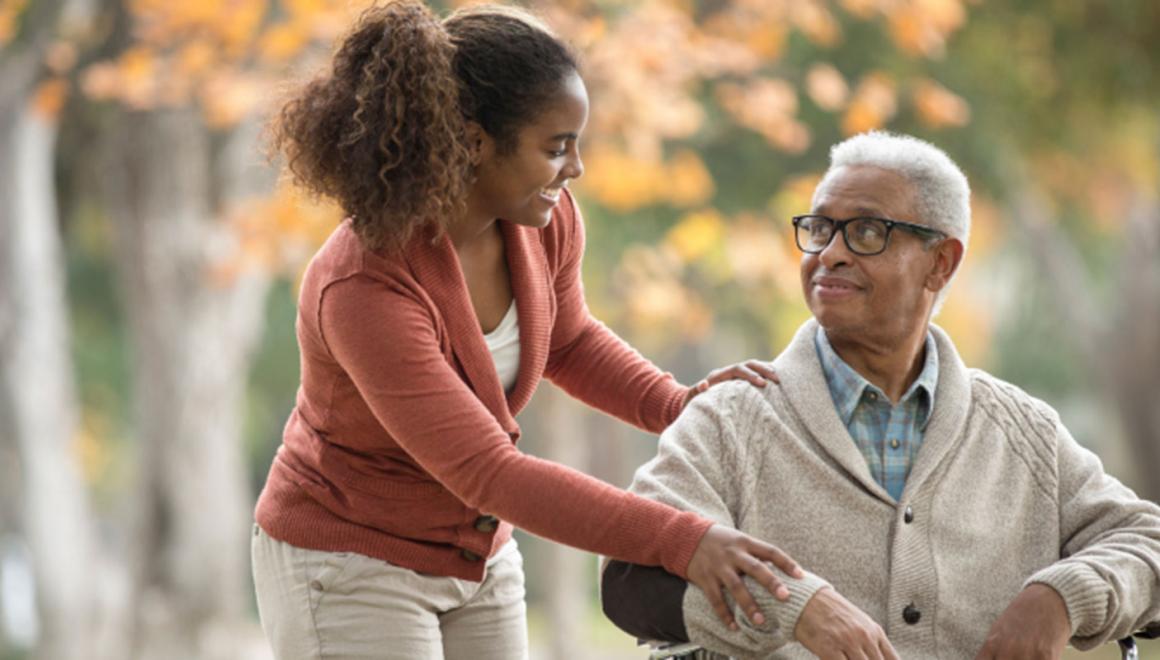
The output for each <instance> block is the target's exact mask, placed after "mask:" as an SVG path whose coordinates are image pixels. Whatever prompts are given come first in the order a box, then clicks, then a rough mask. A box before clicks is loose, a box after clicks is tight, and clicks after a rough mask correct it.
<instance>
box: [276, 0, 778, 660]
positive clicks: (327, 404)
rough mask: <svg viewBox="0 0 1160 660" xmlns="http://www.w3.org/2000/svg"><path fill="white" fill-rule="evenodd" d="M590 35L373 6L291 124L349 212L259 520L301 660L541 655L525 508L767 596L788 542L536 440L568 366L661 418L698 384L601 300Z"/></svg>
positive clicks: (283, 634)
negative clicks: (551, 458) (614, 479)
mask: <svg viewBox="0 0 1160 660" xmlns="http://www.w3.org/2000/svg"><path fill="white" fill-rule="evenodd" d="M587 116H588V98H587V93H586V91H585V89H584V84H583V82H582V81H581V79H580V77H579V75H578V74H577V66H576V62H575V60H574V58H573V56H572V55H571V54H570V53H569V50H568V49H567V48H566V47H565V46H564V45H563V44H562V43H561V42H560V41H559V40H558V39H557V38H555V37H554V36H553V35H552V34H551V33H550V32H549V31H548V30H547V29H546V28H545V27H544V26H543V25H541V24H539V23H538V22H537V21H536V20H535V19H533V18H531V17H529V16H528V15H526V14H523V13H520V12H517V11H515V10H512V9H507V8H502V7H476V8H473V9H467V10H462V11H459V12H456V13H455V14H453V15H451V16H450V17H448V18H447V19H446V20H445V21H442V22H440V21H439V20H438V19H437V18H436V17H435V16H433V15H432V14H431V12H430V11H429V10H428V9H427V8H426V7H424V6H423V5H422V4H421V3H418V2H414V1H402V2H392V3H390V4H387V5H385V6H380V7H375V8H372V9H370V10H368V11H367V12H366V13H365V14H364V15H363V16H362V17H361V19H360V20H359V21H358V23H357V25H355V27H354V28H353V30H352V31H351V32H350V34H349V35H348V36H347V37H346V38H345V40H344V41H343V43H342V44H341V47H340V48H339V50H338V53H337V54H336V55H335V59H334V63H333V67H332V70H331V71H330V72H329V73H328V74H327V75H324V76H322V77H320V78H318V79H316V80H314V81H313V82H311V83H310V84H308V85H307V86H306V87H305V88H303V89H302V90H301V91H300V92H299V93H298V94H297V96H296V97H295V98H294V99H293V100H292V101H291V102H290V103H288V104H287V105H286V106H285V108H284V109H283V110H282V112H281V114H280V116H279V118H278V119H277V121H276V122H275V124H274V133H273V134H274V144H275V146H276V147H277V148H278V149H280V150H281V151H282V152H283V153H284V154H285V156H286V157H287V161H288V164H289V168H290V170H291V172H292V173H293V174H294V176H295V178H296V179H297V181H298V182H299V183H300V184H302V185H304V186H305V187H307V188H309V189H311V190H313V191H315V192H317V193H320V194H323V195H327V196H330V197H332V198H334V199H336V200H337V201H338V202H339V203H340V204H342V206H343V207H344V209H345V211H346V212H347V213H348V214H349V216H350V217H349V219H348V220H346V221H345V222H344V223H343V224H342V225H341V226H340V227H339V228H338V229H337V230H336V231H335V233H334V234H333V235H332V236H331V237H330V239H329V240H328V241H327V243H326V244H325V245H324V246H323V247H322V249H321V250H320V251H319V252H318V254H317V255H315V257H314V259H313V261H312V262H311V264H310V266H309V268H308V269H307V271H306V275H305V278H304V280H303V283H302V288H301V293H300V299H299V308H298V309H299V311H298V324H297V328H298V342H299V347H300V351H301V368H302V384H301V388H300V389H299V391H298V397H297V403H296V406H295V408H294V411H293V412H292V413H291V415H290V419H289V421H288V422H287V425H286V429H285V434H284V438H283V444H282V446H281V447H280V448H279V450H278V454H277V456H276V457H275V459H274V463H273V465H272V467H271V469H270V474H269V477H268V480H267V482H266V486H265V488H264V489H263V491H262V494H261V497H260V498H259V500H258V505H257V511H256V514H255V517H256V519H257V525H256V526H255V528H254V539H253V563H254V580H255V583H256V588H257V594H258V607H259V611H260V614H261V618H262V625H263V627H264V628H265V631H266V634H267V636H268V637H269V639H270V641H271V643H272V645H273V647H274V651H275V654H276V655H277V656H278V657H285V658H309V657H321V656H328V657H329V656H334V657H344V658H346V657H359V658H364V657H365V658H371V657H374V658H383V657H398V658H439V657H447V658H468V657H470V658H497V659H498V658H504V659H507V658H520V657H524V656H526V654H527V636H526V635H527V634H526V629H525V620H524V618H525V617H524V615H525V607H524V601H523V598H524V587H523V574H522V570H521V558H520V555H519V551H518V550H517V549H516V544H515V541H514V540H512V538H511V532H512V525H516V526H519V527H521V528H523V529H525V530H527V531H529V532H531V533H533V534H537V535H539V536H543V537H546V538H549V539H552V540H555V541H558V542H561V543H566V544H568V545H572V546H575V547H577V548H582V549H584V550H588V551H591V552H596V553H600V554H604V555H608V556H611V557H615V558H618V559H623V560H627V561H630V562H635V563H640V564H650V565H660V566H663V567H665V568H666V569H667V570H669V571H670V572H672V573H675V574H677V575H680V576H682V577H686V578H687V579H688V580H690V581H691V582H693V583H694V584H696V585H697V586H698V587H700V588H702V589H704V590H705V591H706V592H707V593H710V594H713V597H714V598H715V599H716V600H717V601H718V602H720V603H721V605H720V608H719V613H720V614H721V616H722V618H723V619H725V620H726V621H727V622H732V623H734V625H736V624H735V622H733V621H732V619H731V616H730V614H729V611H728V609H727V608H726V607H725V606H724V601H723V598H722V589H723V588H724V589H728V590H729V592H730V594H731V595H732V597H733V598H734V599H736V600H737V601H738V602H739V603H740V604H741V606H742V608H743V609H744V610H745V611H746V613H747V615H748V616H750V617H751V618H755V619H756V620H758V621H760V620H761V616H760V614H759V612H758V610H757V607H756V605H755V603H754V601H753V599H752V596H751V595H750V594H749V593H748V592H747V591H746V589H745V587H744V585H743V584H742V582H741V580H740V577H741V576H742V575H743V574H748V575H750V576H752V577H754V578H755V579H757V580H758V581H759V582H760V583H761V584H763V585H764V586H765V587H766V588H768V589H769V590H770V591H771V592H774V593H775V595H778V596H779V597H782V598H785V597H787V595H788V592H786V590H785V587H784V586H782V585H780V583H779V581H778V579H777V577H776V574H775V573H774V572H773V571H772V570H771V567H770V565H768V564H766V562H767V561H769V562H773V564H774V565H776V566H777V567H778V568H780V569H781V570H783V571H786V572H788V573H796V571H797V567H796V565H795V564H794V563H793V562H792V560H790V559H789V558H788V557H786V556H785V555H784V554H782V553H781V552H780V551H778V550H777V549H776V548H774V547H772V546H769V545H767V544H764V543H761V542H759V541H757V540H755V539H752V538H750V537H748V536H745V535H743V534H741V533H739V532H737V531H734V530H731V529H727V528H724V527H721V526H719V525H713V524H712V523H711V522H710V521H708V520H705V519H703V518H701V517H699V516H697V515H694V514H692V513H685V512H680V511H677V510H675V509H671V508H669V507H666V506H663V505H661V504H659V503H655V502H651V501H648V500H644V499H641V498H638V497H635V496H633V495H630V494H628V493H626V492H624V491H621V490H619V489H616V488H613V487H611V486H609V485H607V484H605V483H603V482H601V481H598V480H596V479H593V478H590V477H588V476H585V475H583V474H581V473H579V472H576V471H574V470H570V469H568V468H566V467H563V466H560V465H556V464H553V463H549V462H547V461H543V460H540V459H537V458H534V457H531V456H527V455H525V454H523V453H521V452H520V451H519V450H518V449H516V447H515V441H516V440H517V439H518V437H519V427H518V426H517V424H516V422H515V420H514V418H513V417H514V415H515V414H516V413H517V412H518V411H519V410H520V409H521V408H523V406H524V405H525V404H526V403H527V402H528V400H529V399H530V398H531V396H532V392H533V390H534V389H535V388H536V385H537V384H538V382H539V381H540V378H541V377H544V376H546V377H547V378H549V379H551V380H552V381H553V382H554V383H556V384H557V385H559V386H560V387H562V388H563V389H564V390H566V391H567V392H569V393H570V394H571V395H573V396H575V397H576V398H578V399H580V400H582V401H584V402H586V403H588V404H590V405H593V406H595V407H597V408H599V409H601V410H604V411H605V412H608V413H609V414H612V415H615V416H616V417H618V418H620V419H623V420H625V421H627V422H630V423H632V424H635V425H637V426H639V427H642V428H644V429H647V430H650V431H652V432H659V431H660V430H661V429H663V428H664V427H665V426H666V425H667V424H669V423H670V422H671V421H673V419H675V418H676V416H677V415H678V414H679V413H680V411H681V409H682V408H683V407H684V406H685V404H686V403H688V401H689V400H690V399H691V398H692V397H693V396H696V394H697V393H698V392H701V391H703V390H704V389H705V388H706V387H708V386H709V385H710V384H712V383H714V382H718V381H721V380H725V379H730V378H746V379H749V380H751V381H753V382H754V383H755V384H757V385H764V382H765V381H764V379H765V378H773V374H772V373H770V372H768V371H767V370H765V368H764V367H761V366H760V365H759V364H757V363H748V364H744V365H736V366H733V367H728V368H725V369H721V370H718V371H715V372H713V373H712V374H710V376H709V377H708V378H707V379H706V380H704V381H702V382H700V383H698V385H697V386H695V387H692V388H686V387H683V386H681V385H679V384H678V383H676V382H674V380H673V379H672V377H671V376H670V375H668V374H666V373H663V372H661V371H660V370H659V369H657V368H656V367H655V366H654V365H653V364H651V363H650V362H648V361H647V360H645V359H644V358H642V357H641V356H640V355H639V354H638V353H636V352H635V351H633V350H632V349H631V348H630V347H629V346H627V345H626V344H625V343H624V342H622V341H621V340H620V339H619V338H618V337H616V336H615V335H614V334H613V333H612V332H611V331H609V330H608V328H606V327H605V326H604V325H602V324H600V323H599V322H597V321H596V320H594V319H593V318H592V317H591V316H590V315H589V313H588V309H587V307H586V305H585V302H584V295H583V289H582V287H581V282H580V259H581V255H582V253H583V247H584V233H583V225H582V223H581V219H580V214H579V211H578V210H577V208H576V205H575V202H574V201H573V199H572V196H571V194H570V193H569V192H568V190H567V183H568V181H569V180H571V179H574V178H576V177H579V176H580V175H581V174H582V173H583V166H582V164H581V161H580V153H579V147H578V140H579V138H580V134H581V133H582V132H583V130H584V125H585V122H586V121H587Z"/></svg>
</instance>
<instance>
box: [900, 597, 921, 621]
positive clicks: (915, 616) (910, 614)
mask: <svg viewBox="0 0 1160 660" xmlns="http://www.w3.org/2000/svg"><path fill="white" fill-rule="evenodd" d="M921 618H922V612H920V611H919V610H918V608H917V607H915V606H914V603H911V604H909V605H907V606H906V607H905V608H903V610H902V620H903V621H905V622H907V623H908V624H910V625H912V626H913V625H914V624H916V623H918V621H919V619H921Z"/></svg>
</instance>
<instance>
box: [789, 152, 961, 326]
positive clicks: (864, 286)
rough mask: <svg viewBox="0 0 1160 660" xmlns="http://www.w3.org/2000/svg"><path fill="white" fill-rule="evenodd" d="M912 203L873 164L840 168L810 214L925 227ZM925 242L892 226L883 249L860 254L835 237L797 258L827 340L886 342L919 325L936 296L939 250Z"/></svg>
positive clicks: (907, 190) (903, 187)
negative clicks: (872, 340) (823, 245)
mask: <svg viewBox="0 0 1160 660" xmlns="http://www.w3.org/2000/svg"><path fill="white" fill-rule="evenodd" d="M915 201H916V195H915V190H914V187H913V185H912V184H911V183H910V182H909V181H908V180H907V179H906V178H905V177H903V176H902V175H901V174H898V173H896V172H892V171H890V170H884V169H881V168H878V167H869V166H854V167H844V168H841V169H839V170H837V171H836V172H834V173H833V174H831V175H830V177H829V178H828V179H826V180H825V181H823V183H822V184H821V187H820V188H819V189H818V192H817V195H816V196H815V205H814V208H813V209H812V211H811V212H812V213H817V214H820V215H825V216H829V217H830V218H833V219H834V220H839V221H841V220H847V219H849V218H856V217H866V216H872V217H878V218H888V219H891V220H900V221H903V222H910V223H914V224H919V225H925V224H926V223H925V222H924V219H923V218H920V217H918V216H917V213H916V211H915V208H916V204H915ZM923 243H924V239H922V238H920V237H918V236H917V235H915V234H912V233H910V232H908V231H903V230H901V229H899V228H898V227H895V228H894V230H893V231H892V232H891V234H890V240H889V244H888V245H887V248H886V250H885V251H884V252H882V253H881V254H876V255H873V256H861V255H857V254H854V253H853V252H851V251H850V249H849V248H848V247H847V246H846V243H845V241H844V240H843V239H842V235H841V233H840V232H835V234H834V237H833V239H832V240H831V241H830V243H829V245H827V246H826V248H825V249H824V250H822V252H821V253H819V254H803V255H802V261H801V275H802V292H803V293H804V294H805V299H806V303H807V304H808V305H809V308H810V311H811V312H813V315H814V318H816V319H817V320H818V323H820V324H821V325H822V327H823V328H825V330H826V334H827V336H828V337H829V338H830V339H831V341H833V340H837V339H842V338H850V339H862V340H868V339H880V340H887V341H889V340H893V339H895V338H897V337H902V336H907V335H909V334H910V333H912V332H913V331H914V330H915V329H916V328H917V327H919V326H925V324H926V323H927V321H928V319H929V316H930V310H931V307H932V306H933V304H934V296H935V294H936V293H937V288H935V289H934V290H931V288H930V286H929V285H932V284H934V283H935V282H933V281H932V273H934V272H935V271H936V255H937V252H938V251H937V250H933V249H931V250H928V249H926V248H925V247H924V245H923ZM956 265H957V264H956ZM943 282H945V280H944V281H940V282H939V283H938V286H940V287H941V284H942V283H943Z"/></svg>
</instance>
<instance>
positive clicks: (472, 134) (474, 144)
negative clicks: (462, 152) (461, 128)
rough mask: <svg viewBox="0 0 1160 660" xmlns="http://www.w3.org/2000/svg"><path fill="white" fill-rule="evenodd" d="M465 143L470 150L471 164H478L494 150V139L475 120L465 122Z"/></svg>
mask: <svg viewBox="0 0 1160 660" xmlns="http://www.w3.org/2000/svg"><path fill="white" fill-rule="evenodd" d="M467 145H468V148H469V149H470V150H471V164H472V165H473V166H479V164H480V163H482V162H483V161H484V160H485V159H487V158H490V157H491V156H492V154H493V153H494V152H495V141H494V140H492V138H491V136H490V135H488V134H487V131H485V130H483V126H481V125H480V124H479V122H477V121H471V120H468V122H467Z"/></svg>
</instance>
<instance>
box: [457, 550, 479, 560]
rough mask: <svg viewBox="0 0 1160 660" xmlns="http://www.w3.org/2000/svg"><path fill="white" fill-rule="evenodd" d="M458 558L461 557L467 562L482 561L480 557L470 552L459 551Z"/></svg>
mask: <svg viewBox="0 0 1160 660" xmlns="http://www.w3.org/2000/svg"><path fill="white" fill-rule="evenodd" d="M459 556H460V557H463V558H464V559H466V560H467V561H479V560H480V559H483V557H480V556H479V555H477V554H475V553H474V552H472V551H470V550H460V551H459Z"/></svg>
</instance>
